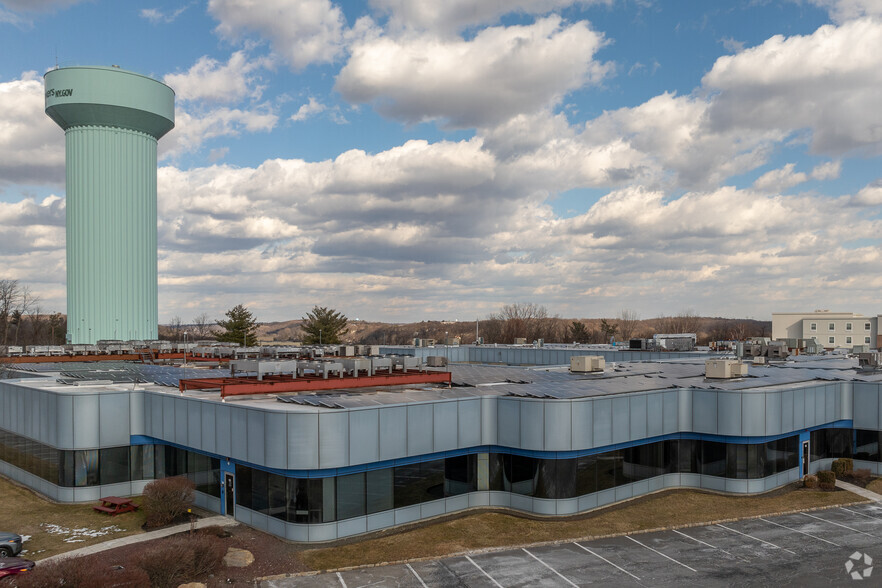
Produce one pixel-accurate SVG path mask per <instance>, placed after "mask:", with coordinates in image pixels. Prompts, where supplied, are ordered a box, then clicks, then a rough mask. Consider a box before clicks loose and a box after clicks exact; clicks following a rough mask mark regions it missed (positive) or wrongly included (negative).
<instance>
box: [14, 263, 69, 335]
mask: <svg viewBox="0 0 882 588" xmlns="http://www.w3.org/2000/svg"><path fill="white" fill-rule="evenodd" d="M0 329H2V332H0V343H2V345H3V346H8V345H18V346H22V347H26V346H28V345H63V344H64V342H65V335H66V333H67V317H66V316H65V315H63V314H61V313H60V312H56V313H50V314H44V313H43V309H42V307H41V306H40V297H39V296H37V295H36V294H35V293H34V292H33V291H32V290H31V288H30V287H29V286H27V285H26V284H22V283H20V282H19V281H18V280H11V279H0Z"/></svg>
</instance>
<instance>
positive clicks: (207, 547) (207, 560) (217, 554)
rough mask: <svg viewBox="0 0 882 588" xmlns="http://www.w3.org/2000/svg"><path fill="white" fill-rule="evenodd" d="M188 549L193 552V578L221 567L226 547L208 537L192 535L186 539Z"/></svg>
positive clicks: (222, 543) (213, 538) (220, 541)
mask: <svg viewBox="0 0 882 588" xmlns="http://www.w3.org/2000/svg"><path fill="white" fill-rule="evenodd" d="M187 541H188V544H189V547H190V548H191V549H192V550H193V575H194V576H195V577H199V576H204V575H208V574H211V573H213V572H214V571H215V570H217V569H218V568H219V567H220V566H221V562H223V560H224V556H225V555H226V554H227V547H226V545H225V544H224V542H223V541H222V540H221V539H219V538H217V537H211V536H209V535H198V534H197V535H193V536H190V537H187Z"/></svg>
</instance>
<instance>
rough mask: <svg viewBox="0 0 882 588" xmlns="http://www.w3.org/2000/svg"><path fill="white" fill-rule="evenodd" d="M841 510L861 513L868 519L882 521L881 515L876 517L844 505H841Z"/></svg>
mask: <svg viewBox="0 0 882 588" xmlns="http://www.w3.org/2000/svg"><path fill="white" fill-rule="evenodd" d="M839 510H844V511H845V512H850V513H851V514H856V515H860V516H862V517H867V518H868V519H873V520H874V521H882V519H880V518H879V517H874V516H871V515H868V514H864V513H862V512H858V511H856V510H851V509H850V508H845V507H844V506H840V507H839Z"/></svg>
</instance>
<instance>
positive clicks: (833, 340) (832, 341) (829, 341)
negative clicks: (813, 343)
mask: <svg viewBox="0 0 882 588" xmlns="http://www.w3.org/2000/svg"><path fill="white" fill-rule="evenodd" d="M827 342H828V343H830V344H833V343H836V337H828V338H827Z"/></svg>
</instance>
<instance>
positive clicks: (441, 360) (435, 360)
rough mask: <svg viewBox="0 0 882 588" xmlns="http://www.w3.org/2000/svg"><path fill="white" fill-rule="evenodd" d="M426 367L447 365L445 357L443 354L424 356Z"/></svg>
mask: <svg viewBox="0 0 882 588" xmlns="http://www.w3.org/2000/svg"><path fill="white" fill-rule="evenodd" d="M426 365H427V366H428V367H447V358H446V357H444V356H443V355H429V356H427V357H426Z"/></svg>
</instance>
